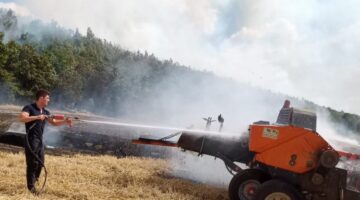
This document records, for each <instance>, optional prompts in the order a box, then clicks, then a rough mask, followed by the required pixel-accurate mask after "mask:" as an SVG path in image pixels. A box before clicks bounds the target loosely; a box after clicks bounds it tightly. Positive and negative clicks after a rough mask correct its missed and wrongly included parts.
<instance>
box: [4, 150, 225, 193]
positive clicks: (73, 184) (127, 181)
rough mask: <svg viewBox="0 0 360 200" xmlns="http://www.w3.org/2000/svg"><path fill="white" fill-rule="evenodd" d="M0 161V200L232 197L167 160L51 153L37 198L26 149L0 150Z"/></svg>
mask: <svg viewBox="0 0 360 200" xmlns="http://www.w3.org/2000/svg"><path fill="white" fill-rule="evenodd" d="M0 160H1V162H0V163H1V164H0V177H1V178H0V199H9V200H15V199H16V200H20V199H21V200H22V199H24V200H25V199H26V200H28V199H29V200H32V199H36V200H37V199H39V200H40V199H51V200H53V199H77V200H90V199H94V200H95V199H96V200H98V199H104V200H107V199H121V200H125V199H154V200H155V199H156V200H157V199H167V200H168V199H174V200H185V199H188V200H190V199H191V200H196V199H203V200H205V199H206V200H225V199H228V197H227V192H226V190H225V189H222V188H213V187H209V186H205V185H201V184H196V183H192V182H190V181H186V180H181V179H176V178H172V177H169V176H168V175H167V171H168V170H169V169H168V167H167V163H166V160H162V159H150V158H135V157H126V158H120V159H119V158H116V157H113V156H91V155H82V154H74V155H72V154H63V155H61V156H59V155H57V156H55V155H46V167H47V169H48V173H49V174H48V181H47V186H46V190H45V192H44V193H43V194H41V195H40V196H33V195H32V194H31V193H29V192H28V191H27V189H26V184H25V181H26V180H25V156H24V153H23V151H22V150H21V149H16V150H15V151H9V150H8V149H6V148H2V149H1V148H0ZM41 181H42V180H41Z"/></svg>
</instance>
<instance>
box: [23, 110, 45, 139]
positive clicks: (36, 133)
mask: <svg viewBox="0 0 360 200" xmlns="http://www.w3.org/2000/svg"><path fill="white" fill-rule="evenodd" d="M22 112H27V113H29V116H37V115H42V114H43V115H50V112H49V111H48V110H46V109H45V108H43V109H42V110H41V109H39V108H38V107H37V105H36V103H32V104H30V105H26V106H24V108H23V109H22ZM45 124H46V120H44V121H41V120H35V121H31V122H28V123H25V128H26V133H28V135H29V137H36V138H39V139H42V135H43V133H44V127H45Z"/></svg>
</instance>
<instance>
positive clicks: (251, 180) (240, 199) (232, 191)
mask: <svg viewBox="0 0 360 200" xmlns="http://www.w3.org/2000/svg"><path fill="white" fill-rule="evenodd" d="M268 179H269V177H268V175H267V174H266V173H265V172H263V171H260V170H258V169H246V170H244V171H242V172H240V173H238V174H236V175H235V176H234V177H233V178H232V179H231V182H230V185H229V197H230V200H254V196H255V193H256V192H257V189H258V188H259V187H260V186H261V184H262V183H263V182H265V181H267V180H268Z"/></svg>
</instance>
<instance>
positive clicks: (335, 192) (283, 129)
mask: <svg viewBox="0 0 360 200" xmlns="http://www.w3.org/2000/svg"><path fill="white" fill-rule="evenodd" d="M178 135H180V137H179V139H178V141H177V142H174V141H170V140H169V138H170V137H165V138H161V139H149V138H141V137H140V138H138V139H137V140H133V143H134V144H147V145H160V146H169V147H179V148H181V149H183V150H185V151H186V150H188V151H193V152H197V153H198V154H199V155H203V154H205V155H210V156H214V157H216V158H220V159H222V160H223V161H224V163H225V166H226V168H227V169H228V170H229V171H230V172H233V173H234V176H233V178H232V179H231V181H230V184H229V187H228V192H229V197H230V199H231V200H360V192H359V189H360V187H359V186H360V178H359V175H358V173H356V172H354V171H350V170H346V169H343V168H340V167H338V163H339V161H340V160H341V159H343V158H344V159H353V160H357V159H359V156H358V155H356V154H352V153H347V152H343V151H337V150H336V149H334V148H333V147H332V146H331V145H330V144H329V143H328V142H327V141H326V140H325V139H324V138H323V137H321V135H320V134H319V133H318V132H317V131H316V114H315V113H313V112H310V111H305V110H300V109H296V108H293V107H290V102H285V104H284V107H283V108H282V109H281V111H280V113H279V116H278V118H277V121H276V123H273V124H270V123H269V122H267V121H258V122H254V123H253V124H251V125H250V126H249V129H248V132H247V133H246V134H245V135H232V136H228V135H226V134H225V133H221V134H211V133H205V132H196V131H191V130H186V131H182V132H179V133H178ZM239 163H242V164H245V165H246V167H240V165H239ZM350 184H352V186H351V187H350Z"/></svg>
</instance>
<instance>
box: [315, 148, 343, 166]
mask: <svg viewBox="0 0 360 200" xmlns="http://www.w3.org/2000/svg"><path fill="white" fill-rule="evenodd" d="M339 159H340V158H339V154H338V153H337V152H336V151H334V150H326V151H324V152H323V153H322V154H321V156H320V164H321V165H322V166H324V167H326V168H334V167H335V166H336V165H337V164H338V163H339Z"/></svg>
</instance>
